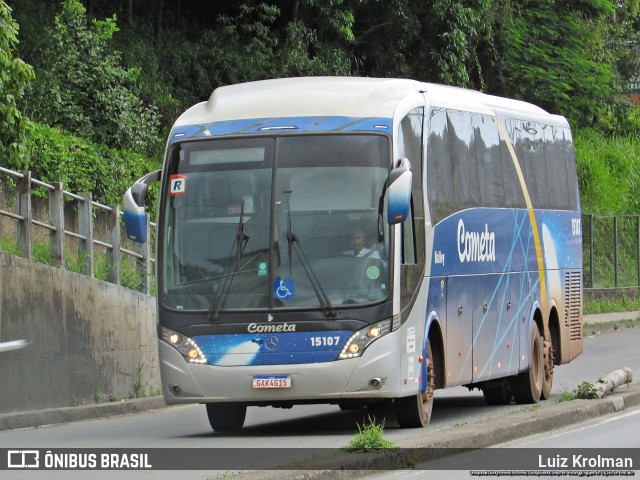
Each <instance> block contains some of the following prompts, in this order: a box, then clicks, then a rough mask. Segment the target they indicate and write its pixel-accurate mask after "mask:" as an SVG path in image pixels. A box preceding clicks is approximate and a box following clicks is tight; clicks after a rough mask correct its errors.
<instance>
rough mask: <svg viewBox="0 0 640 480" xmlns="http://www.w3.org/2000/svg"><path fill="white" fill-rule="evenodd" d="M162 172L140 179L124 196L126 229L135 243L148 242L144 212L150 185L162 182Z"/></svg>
mask: <svg viewBox="0 0 640 480" xmlns="http://www.w3.org/2000/svg"><path fill="white" fill-rule="evenodd" d="M160 174H161V170H156V171H155V172H151V173H148V174H146V175H145V176H144V177H142V178H139V179H138V180H136V182H135V183H134V184H133V186H132V187H131V188H130V189H129V190H127V193H125V194H124V228H125V230H126V231H127V237H129V238H130V239H131V240H133V241H134V242H138V243H144V242H146V241H147V217H146V214H145V211H144V206H145V199H146V196H147V189H148V188H149V185H150V184H152V183H154V182H158V181H160Z"/></svg>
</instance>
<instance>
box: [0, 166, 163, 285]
mask: <svg viewBox="0 0 640 480" xmlns="http://www.w3.org/2000/svg"><path fill="white" fill-rule="evenodd" d="M0 172H2V173H5V174H7V175H10V176H11V177H13V178H14V179H15V182H16V189H17V195H16V206H15V212H9V211H6V210H3V209H0V215H3V216H5V217H9V218H13V219H15V220H16V221H17V227H18V229H17V243H18V246H19V248H20V256H22V257H24V258H27V259H32V258H33V235H32V226H34V225H35V226H37V227H40V228H43V229H46V230H48V231H49V252H50V254H51V262H52V265H54V266H60V267H62V268H64V267H65V248H64V247H65V241H64V240H65V235H66V236H69V237H72V238H75V239H77V240H78V241H79V242H78V244H79V248H78V250H79V251H78V254H79V256H80V258H84V266H83V271H82V273H84V274H85V275H87V276H90V277H92V278H93V277H94V273H95V270H94V268H95V255H94V246H95V245H99V246H101V247H103V248H105V250H106V252H107V262H108V278H107V280H108V281H109V282H111V283H115V284H117V285H121V260H122V258H123V257H122V256H121V254H125V255H129V256H131V257H133V258H135V259H136V270H137V272H138V273H139V274H140V275H141V276H142V278H143V281H142V284H141V288H140V290H141V291H142V292H143V293H149V292H150V290H151V279H152V264H153V263H154V259H153V258H152V256H151V246H150V244H151V241H150V240H149V241H147V242H146V243H144V244H142V245H139V246H138V248H137V251H133V250H129V249H127V248H125V247H123V246H122V244H121V243H122V237H121V217H122V212H121V211H120V207H119V206H117V205H112V206H107V205H102V204H100V203H98V202H94V201H93V200H92V198H91V193H80V194H75V193H72V192H68V191H66V190H64V189H63V184H62V183H61V182H56V183H54V184H48V183H45V182H41V181H40V180H37V179H35V178H32V177H31V172H30V171H26V172H14V171H13V170H9V169H6V168H4V167H0ZM32 185H35V186H36V187H43V188H45V189H46V190H47V192H48V197H49V223H45V222H41V221H39V220H36V219H34V218H33V210H32V204H31V198H32V197H31V195H32ZM65 198H70V199H72V200H75V201H77V203H78V208H77V224H78V232H73V231H69V230H66V229H65V218H64V215H65V211H64V202H65ZM94 208H97V209H100V210H103V211H104V212H105V214H106V223H107V235H106V240H107V241H101V240H98V239H96V238H94V227H93V218H94V216H93V209H94ZM155 226H156V225H155V224H154V223H151V222H150V221H149V217H148V215H147V230H149V229H150V228H151V227H154V228H155ZM148 238H151V237H150V236H148Z"/></svg>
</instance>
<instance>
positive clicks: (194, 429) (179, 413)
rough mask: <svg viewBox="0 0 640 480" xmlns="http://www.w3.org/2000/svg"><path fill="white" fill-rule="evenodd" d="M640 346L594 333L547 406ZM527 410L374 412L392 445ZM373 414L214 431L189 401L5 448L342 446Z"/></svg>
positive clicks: (616, 335) (469, 407)
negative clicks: (402, 417)
mask: <svg viewBox="0 0 640 480" xmlns="http://www.w3.org/2000/svg"><path fill="white" fill-rule="evenodd" d="M639 344H640V328H633V329H624V330H619V331H612V332H608V333H602V334H596V335H593V336H590V337H587V338H586V339H585V352H584V353H583V355H581V356H580V357H578V358H577V359H576V360H575V361H574V362H572V363H571V364H569V365H564V366H561V367H558V368H557V369H556V372H555V375H556V377H555V381H554V393H553V397H552V399H551V400H550V401H547V402H543V403H545V404H548V403H553V402H554V400H555V399H557V398H559V397H560V395H561V393H562V392H563V391H570V390H572V389H573V388H575V387H576V386H577V385H578V384H580V383H581V382H582V381H585V380H588V381H591V382H594V381H596V380H597V379H598V378H599V377H600V376H602V375H604V374H606V373H608V372H610V371H612V370H615V369H617V368H620V367H623V366H627V367H629V368H631V369H632V371H633V372H635V373H636V377H638V375H639V374H640V354H639V353H638V352H639V351H638V345H639ZM524 408H526V407H524ZM522 410H523V407H522V406H521V405H509V406H500V407H490V406H487V405H485V403H484V400H483V397H482V394H481V392H478V391H477V390H476V391H473V392H468V391H467V390H466V389H463V388H455V389H449V390H443V391H438V392H437V395H436V399H435V405H434V413H433V418H432V421H431V425H430V426H429V427H428V428H426V429H410V430H409V429H400V428H398V426H397V421H396V419H395V415H394V413H393V411H392V410H381V411H379V412H374V413H373V415H375V417H376V418H378V419H384V420H385V438H388V439H389V440H391V441H393V442H407V441H411V440H412V439H415V440H418V439H420V438H422V437H424V436H429V437H435V436H437V435H438V431H440V430H442V429H447V428H449V429H450V427H454V426H457V427H464V426H465V425H467V424H471V423H473V422H477V421H478V420H481V419H487V418H494V417H503V416H505V415H509V414H510V413H513V412H518V411H522ZM370 413H371V412H364V413H358V412H343V411H340V410H339V409H338V407H337V406H330V405H309V406H297V407H294V408H292V409H290V410H280V409H273V408H270V407H267V408H257V407H255V408H249V410H248V413H247V421H246V424H245V425H246V427H245V429H244V430H243V431H242V432H240V433H236V434H226V435H223V434H219V433H214V432H212V431H211V429H210V427H209V425H208V422H207V418H206V413H205V411H204V407H202V406H199V405H190V406H181V407H171V408H164V409H160V410H157V411H154V412H149V413H145V414H138V415H127V416H121V417H111V418H106V419H96V420H89V421H83V422H76V423H70V424H63V425H53V426H49V427H43V428H36V429H23V430H14V431H5V432H0V448H29V447H39V448H80V447H83V448H102V449H104V448H152V447H167V448H212V447H213V448H268V447H277V448H282V449H286V448H298V447H301V446H304V447H312V448H323V447H329V448H336V447H342V446H344V445H345V444H347V443H348V442H349V440H351V439H352V438H353V435H354V433H355V432H356V431H357V425H356V424H357V423H360V424H362V422H364V421H365V420H366V417H367V416H368V415H369V414H370ZM623 444H624V442H623ZM283 452H286V450H283ZM283 458H284V457H283ZM275 460H282V458H278V459H275ZM5 473H8V475H5ZM23 473H24V472H2V478H3V479H4V478H46V479H50V478H58V477H59V478H65V479H66V478H90V479H94V478H95V479H99V478H122V472H33V471H32V472H28V473H29V476H28V477H26V476H21V474H23ZM76 474H78V475H77V476H76ZM151 474H152V475H151ZM216 475H220V476H224V475H225V472H200V471H191V472H188V473H186V472H185V474H179V473H178V472H171V471H168V472H158V471H154V472H135V473H134V472H127V473H126V477H127V478H181V479H183V478H188V479H200V478H202V479H206V478H215V477H216Z"/></svg>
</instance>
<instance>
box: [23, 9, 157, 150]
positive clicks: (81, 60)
mask: <svg viewBox="0 0 640 480" xmlns="http://www.w3.org/2000/svg"><path fill="white" fill-rule="evenodd" d="M117 30H118V27H117V26H116V18H115V15H114V16H113V17H111V18H107V19H105V20H92V21H89V20H88V19H87V16H86V10H85V8H84V7H83V5H82V4H81V3H80V2H79V1H78V0H63V2H62V11H61V12H60V13H59V14H58V15H56V17H55V22H54V25H53V27H51V28H49V29H48V31H47V37H48V39H49V41H48V42H47V44H46V46H45V47H44V49H43V52H42V53H41V56H40V57H39V58H37V63H36V68H37V70H36V72H37V77H36V81H35V82H34V84H33V88H31V89H30V90H29V94H28V97H29V98H28V100H29V101H28V104H29V105H30V110H29V113H30V114H31V117H32V118H33V119H34V120H37V121H40V122H43V123H46V124H48V125H51V126H54V127H60V128H64V129H66V130H68V131H70V132H73V133H75V134H77V135H79V136H81V137H84V138H88V139H91V140H92V141H94V142H95V143H98V144H103V145H107V146H110V147H114V148H121V149H129V150H133V151H137V152H140V153H149V152H150V151H151V149H152V148H153V147H154V146H155V145H156V144H157V142H158V120H157V114H156V109H155V107H153V106H152V105H146V104H145V103H144V102H143V100H142V98H140V96H139V95H138V94H139V92H138V89H137V86H136V83H137V82H138V78H139V76H140V70H139V69H136V68H128V69H127V68H124V67H122V66H121V56H120V53H119V52H118V51H115V50H114V48H113V43H112V37H113V35H114V33H115V32H116V31H117Z"/></svg>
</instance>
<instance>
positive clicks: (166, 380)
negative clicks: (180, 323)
mask: <svg viewBox="0 0 640 480" xmlns="http://www.w3.org/2000/svg"><path fill="white" fill-rule="evenodd" d="M159 344H160V349H159V353H160V373H161V377H162V384H163V394H164V398H165V402H166V403H167V404H184V403H216V402H241V403H247V404H248V405H251V404H255V405H269V404H277V403H280V402H285V403H296V402H299V403H314V402H315V403H333V402H338V401H341V400H348V399H370V398H395V397H399V396H404V395H409V394H411V392H407V390H406V387H405V388H403V389H401V386H402V383H403V382H402V381H401V380H399V379H398V355H397V354H398V349H397V340H396V336H395V335H393V334H391V335H386V336H385V337H383V338H381V339H379V340H377V341H376V342H374V343H373V344H372V345H370V346H369V347H368V348H367V349H366V350H365V351H364V352H363V355H362V356H361V357H359V358H353V359H347V360H336V361H332V362H323V363H308V364H290V365H248V366H244V365H243V366H212V365H197V364H191V363H187V362H186V361H185V360H184V357H183V356H182V355H181V354H180V353H179V352H178V351H177V350H176V349H175V348H173V347H172V346H170V345H168V344H167V343H165V342H163V341H160V342H159ZM266 376H285V377H288V378H290V386H289V387H288V388H254V382H253V380H254V377H266ZM414 393H415V392H414Z"/></svg>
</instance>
